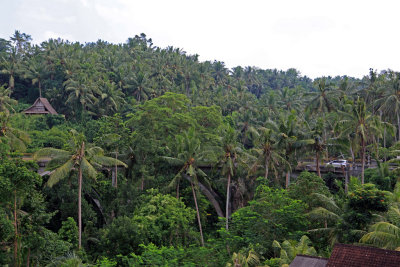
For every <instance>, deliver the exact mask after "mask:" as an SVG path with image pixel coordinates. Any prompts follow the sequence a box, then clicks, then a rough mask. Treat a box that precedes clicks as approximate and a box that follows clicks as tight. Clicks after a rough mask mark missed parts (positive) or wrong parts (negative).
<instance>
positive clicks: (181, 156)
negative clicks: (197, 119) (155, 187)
mask: <svg viewBox="0 0 400 267" xmlns="http://www.w3.org/2000/svg"><path fill="white" fill-rule="evenodd" d="M176 142H177V157H163V159H165V160H166V161H168V162H169V163H170V164H171V165H174V166H179V167H180V170H179V172H178V173H177V174H176V175H175V177H174V179H173V180H172V181H171V183H170V186H174V185H175V186H176V194H177V195H176V196H177V198H179V186H180V180H181V178H182V177H185V176H186V178H188V180H189V181H190V186H191V187H192V194H193V200H194V205H195V207H196V213H197V222H198V224H199V231H200V238H201V244H202V246H204V238H203V229H202V226H201V219H200V211H199V207H198V205H197V197H196V190H195V187H197V184H198V178H199V177H204V178H205V177H206V176H207V175H206V174H205V173H204V172H203V171H202V170H201V169H200V168H199V167H198V164H199V162H201V160H202V153H201V152H202V151H201V146H200V139H199V138H198V137H197V136H196V132H195V129H194V128H190V129H189V131H187V132H184V133H183V134H182V135H178V136H176Z"/></svg>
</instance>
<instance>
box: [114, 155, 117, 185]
mask: <svg viewBox="0 0 400 267" xmlns="http://www.w3.org/2000/svg"><path fill="white" fill-rule="evenodd" d="M115 159H116V160H117V159H118V150H117V152H116V153H115ZM114 187H115V188H117V187H118V166H117V164H115V185H114Z"/></svg>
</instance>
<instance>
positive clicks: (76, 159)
mask: <svg viewBox="0 0 400 267" xmlns="http://www.w3.org/2000/svg"><path fill="white" fill-rule="evenodd" d="M70 134H71V139H70V140H69V142H68V147H67V149H66V150H62V149H55V148H42V149H40V150H39V151H37V152H36V153H35V154H34V159H35V160H40V159H48V158H50V159H51V160H50V162H49V163H48V169H50V170H54V171H53V172H52V173H51V174H50V178H49V180H48V181H47V185H48V186H49V187H52V186H54V185H55V184H57V183H58V182H60V181H61V180H62V179H64V178H66V177H68V176H69V175H70V173H71V172H73V171H77V172H78V187H79V188H78V228H79V238H78V240H79V242H78V244H79V245H78V247H79V249H80V248H81V244H82V217H81V216H82V212H81V209H82V207H81V202H82V179H83V176H85V177H87V178H92V179H96V175H97V171H96V168H97V169H98V168H101V167H102V166H109V167H111V166H115V165H119V166H124V167H126V164H125V163H123V162H122V161H119V160H118V159H114V158H111V157H106V156H104V151H103V149H101V148H100V147H96V146H85V139H84V136H83V134H79V133H78V132H76V131H75V130H71V131H70Z"/></svg>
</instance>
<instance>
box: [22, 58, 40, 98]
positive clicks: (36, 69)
mask: <svg viewBox="0 0 400 267" xmlns="http://www.w3.org/2000/svg"><path fill="white" fill-rule="evenodd" d="M22 71H23V72H24V73H25V74H24V77H25V78H28V79H30V80H32V85H35V84H36V83H37V84H38V88H39V97H42V80H43V78H44V77H43V76H44V75H45V73H46V66H45V65H44V64H43V62H40V61H39V59H38V58H37V57H34V58H32V59H31V60H29V61H27V62H26V65H25V66H23V70H22Z"/></svg>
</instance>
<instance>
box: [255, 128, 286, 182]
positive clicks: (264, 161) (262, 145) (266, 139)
mask: <svg viewBox="0 0 400 267" xmlns="http://www.w3.org/2000/svg"><path fill="white" fill-rule="evenodd" d="M258 133H259V136H258V138H257V140H256V141H255V146H256V147H255V148H253V149H252V152H255V154H256V161H255V162H254V164H253V166H252V167H251V172H254V171H255V170H256V169H258V168H260V167H261V168H264V170H265V172H264V178H265V180H267V179H268V175H269V171H270V170H272V171H274V173H275V177H276V178H277V176H278V169H277V167H278V166H279V165H282V166H285V165H288V164H289V163H288V162H287V161H286V160H285V158H284V157H283V156H282V150H281V149H280V148H279V147H278V145H277V142H278V141H277V136H276V132H274V131H273V130H272V129H269V128H265V127H260V128H259V129H258Z"/></svg>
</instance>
